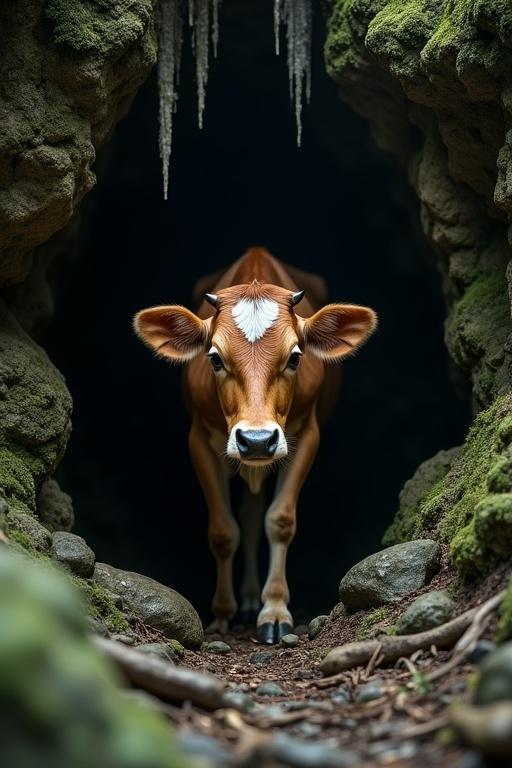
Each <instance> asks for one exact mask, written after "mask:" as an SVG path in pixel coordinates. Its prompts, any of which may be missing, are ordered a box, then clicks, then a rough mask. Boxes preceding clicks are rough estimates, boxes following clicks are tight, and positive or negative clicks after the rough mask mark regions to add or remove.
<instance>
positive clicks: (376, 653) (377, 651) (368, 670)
mask: <svg viewBox="0 0 512 768" xmlns="http://www.w3.org/2000/svg"><path fill="white" fill-rule="evenodd" d="M381 651H382V643H379V644H378V645H377V647H376V648H375V650H374V652H373V653H372V655H371V657H370V661H369V662H368V664H367V665H366V669H365V671H364V674H363V677H364V679H365V680H368V678H369V677H370V675H371V674H372V672H373V670H374V669H375V667H376V666H377V659H378V658H379V656H381Z"/></svg>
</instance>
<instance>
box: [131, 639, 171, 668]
mask: <svg viewBox="0 0 512 768" xmlns="http://www.w3.org/2000/svg"><path fill="white" fill-rule="evenodd" d="M137 651H140V652H141V653H149V654H150V655H151V656H158V658H159V659H163V660H164V661H169V662H171V664H174V663H175V662H176V654H175V653H174V651H173V649H172V648H171V646H170V645H167V643H142V644H141V645H138V646H137Z"/></svg>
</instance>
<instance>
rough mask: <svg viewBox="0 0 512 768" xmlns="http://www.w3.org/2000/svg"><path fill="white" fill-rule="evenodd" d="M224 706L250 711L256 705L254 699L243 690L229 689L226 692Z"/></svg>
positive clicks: (240, 710)
mask: <svg viewBox="0 0 512 768" xmlns="http://www.w3.org/2000/svg"><path fill="white" fill-rule="evenodd" d="M224 706H225V707H231V708H232V709H237V710H238V711H239V712H248V711H249V710H250V709H252V708H253V707H254V701H253V700H252V699H251V697H250V696H248V695H247V694H246V693H243V692H242V691H228V692H227V693H225V694H224Z"/></svg>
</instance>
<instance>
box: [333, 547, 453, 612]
mask: <svg viewBox="0 0 512 768" xmlns="http://www.w3.org/2000/svg"><path fill="white" fill-rule="evenodd" d="M440 564H441V547H440V546H439V544H438V543H437V542H436V541H432V540H430V539H417V540H416V541H407V542H404V543H403V544H395V546H393V547H388V548H387V549H383V550H381V551H380V552H375V553H374V554H373V555H370V556H369V557H366V558H365V559H364V560H361V562H359V563H357V564H356V565H354V566H353V567H352V568H351V569H350V570H349V571H348V573H347V574H346V575H345V576H344V577H343V578H342V580H341V582H340V600H341V601H342V602H343V603H344V604H345V605H346V607H347V608H349V609H361V608H376V607H378V606H380V605H386V604H388V603H395V602H398V601H399V600H400V599H401V598H402V597H403V596H404V595H407V594H409V593H410V592H414V591H415V590H417V589H421V587H424V586H425V584H427V583H428V582H429V581H430V579H431V578H432V576H434V574H436V573H437V571H438V570H439V568H440Z"/></svg>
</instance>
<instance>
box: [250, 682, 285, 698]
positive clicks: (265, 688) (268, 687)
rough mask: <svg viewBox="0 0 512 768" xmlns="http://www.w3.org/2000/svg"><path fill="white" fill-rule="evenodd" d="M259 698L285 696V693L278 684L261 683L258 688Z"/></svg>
mask: <svg viewBox="0 0 512 768" xmlns="http://www.w3.org/2000/svg"><path fill="white" fill-rule="evenodd" d="M256 693H257V694H258V696H284V691H283V689H282V688H281V686H280V685H278V684H277V683H261V684H260V685H258V687H257V688H256Z"/></svg>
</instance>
